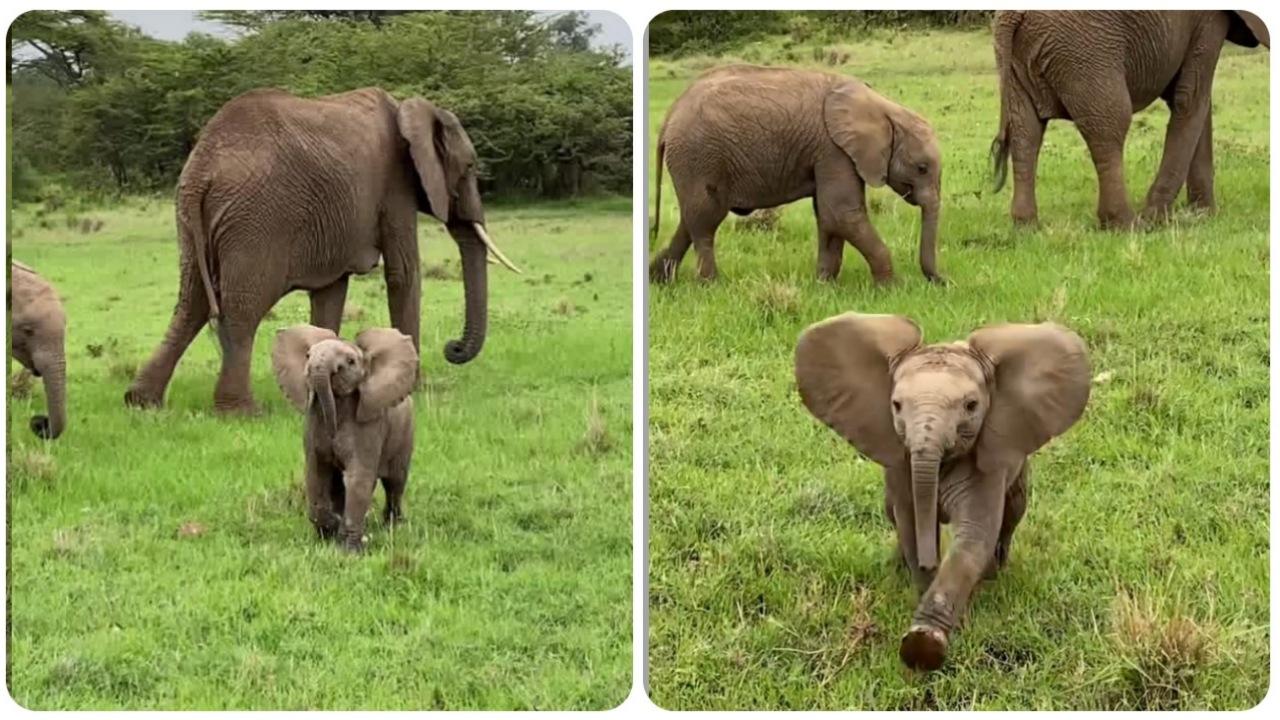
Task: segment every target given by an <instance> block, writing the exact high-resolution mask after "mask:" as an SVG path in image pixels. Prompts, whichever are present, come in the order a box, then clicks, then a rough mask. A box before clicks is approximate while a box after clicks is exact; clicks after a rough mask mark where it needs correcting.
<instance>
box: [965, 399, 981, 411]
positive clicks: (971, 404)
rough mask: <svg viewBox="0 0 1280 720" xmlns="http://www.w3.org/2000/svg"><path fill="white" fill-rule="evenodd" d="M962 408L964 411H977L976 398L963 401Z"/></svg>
mask: <svg viewBox="0 0 1280 720" xmlns="http://www.w3.org/2000/svg"><path fill="white" fill-rule="evenodd" d="M964 409H965V411H966V412H971V413H973V412H978V401H977V400H967V401H965V404H964Z"/></svg>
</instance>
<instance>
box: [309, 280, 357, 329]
mask: <svg viewBox="0 0 1280 720" xmlns="http://www.w3.org/2000/svg"><path fill="white" fill-rule="evenodd" d="M348 282H349V276H347V275H343V276H342V277H340V278H338V279H337V280H335V281H333V282H332V283H330V284H328V285H326V286H324V287H322V288H320V289H319V290H312V291H311V293H310V295H311V324H312V325H315V326H316V327H322V328H325V329H326V330H332V331H333V332H334V334H335V335H340V334H341V333H342V312H343V310H345V309H346V306H347V284H348Z"/></svg>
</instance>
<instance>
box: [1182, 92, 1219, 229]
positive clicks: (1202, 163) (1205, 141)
mask: <svg viewBox="0 0 1280 720" xmlns="http://www.w3.org/2000/svg"><path fill="white" fill-rule="evenodd" d="M1187 204H1189V205H1190V206H1191V207H1193V208H1196V209H1198V210H1202V211H1204V212H1213V209H1214V204H1215V203H1214V198H1213V113H1212V111H1210V113H1209V114H1208V115H1207V116H1205V119H1204V129H1203V130H1201V131H1200V141H1199V142H1198V143H1196V151H1195V155H1193V156H1192V157H1191V169H1190V170H1189V171H1188V173H1187Z"/></svg>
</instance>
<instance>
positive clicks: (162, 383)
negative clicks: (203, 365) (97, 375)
mask: <svg viewBox="0 0 1280 720" xmlns="http://www.w3.org/2000/svg"><path fill="white" fill-rule="evenodd" d="M180 275H181V280H180V284H179V289H178V304H177V305H176V306H175V307H174V310H173V316H172V317H171V318H170V320H169V328H168V329H167V330H166V331H165V333H164V339H163V340H161V341H160V346H159V347H158V348H156V351H155V352H154V353H153V354H152V355H151V358H150V359H149V360H147V364H146V365H143V366H142V369H141V370H139V371H138V374H137V375H136V376H135V377H134V379H133V382H132V383H130V384H129V389H128V390H126V391H125V394H124V402H125V405H128V406H130V407H139V408H156V407H160V406H161V405H163V404H164V393H165V390H166V389H167V388H168V387H169V381H170V380H172V379H173V371H174V370H175V369H176V368H177V367H178V361H179V360H181V359H182V356H183V354H184V353H186V351H187V348H188V347H190V346H191V341H193V340H195V339H196V336H197V335H199V334H200V328H202V327H204V325H205V323H207V322H208V321H209V301H208V299H207V298H206V296H205V292H204V287H203V285H201V283H200V277H199V274H198V273H197V270H196V267H195V261H194V260H193V261H191V262H190V263H188V264H185V265H183V267H182V271H181V273H180Z"/></svg>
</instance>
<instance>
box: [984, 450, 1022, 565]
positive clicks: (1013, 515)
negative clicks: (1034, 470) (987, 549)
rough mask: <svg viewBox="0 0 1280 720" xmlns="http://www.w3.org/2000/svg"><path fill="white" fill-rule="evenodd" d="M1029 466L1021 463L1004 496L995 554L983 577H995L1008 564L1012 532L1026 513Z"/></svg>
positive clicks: (1011, 547) (1011, 545)
mask: <svg viewBox="0 0 1280 720" xmlns="http://www.w3.org/2000/svg"><path fill="white" fill-rule="evenodd" d="M1030 483H1031V464H1030V463H1029V462H1026V463H1023V465H1022V470H1021V471H1019V472H1018V476H1017V477H1016V478H1014V481H1013V483H1012V484H1010V486H1009V490H1008V491H1007V492H1005V495H1004V516H1003V517H1002V518H1001V520H1000V534H999V536H998V537H997V538H996V552H995V555H994V556H993V557H992V558H991V563H990V564H989V565H988V566H987V571H986V573H984V575H983V577H984V578H985V579H987V580H990V579H993V578H995V576H996V575H997V574H998V573H999V572H1000V571H1001V570H1003V569H1004V566H1005V565H1007V564H1009V552H1010V551H1011V550H1012V549H1013V531H1014V530H1017V529H1018V523H1020V522H1022V516H1023V515H1025V514H1026V512H1027V499H1028V498H1029V497H1030V494H1031V485H1030Z"/></svg>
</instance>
